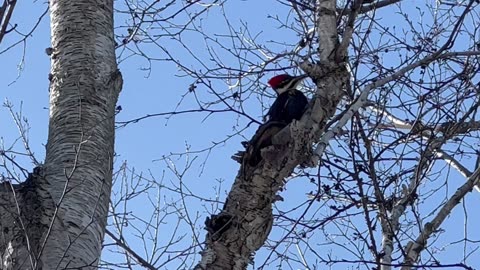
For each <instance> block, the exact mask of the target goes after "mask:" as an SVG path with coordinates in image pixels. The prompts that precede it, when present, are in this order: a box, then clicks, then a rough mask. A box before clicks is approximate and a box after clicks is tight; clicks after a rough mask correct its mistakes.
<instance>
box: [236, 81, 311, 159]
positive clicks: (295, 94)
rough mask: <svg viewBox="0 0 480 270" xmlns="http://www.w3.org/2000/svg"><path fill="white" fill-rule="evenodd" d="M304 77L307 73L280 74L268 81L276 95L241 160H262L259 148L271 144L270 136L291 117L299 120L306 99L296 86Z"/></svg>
mask: <svg viewBox="0 0 480 270" xmlns="http://www.w3.org/2000/svg"><path fill="white" fill-rule="evenodd" d="M306 77H307V75H301V76H297V77H293V76H290V75H288V74H282V75H278V76H275V77H273V78H271V79H270V80H269V81H268V84H269V85H270V86H271V87H272V88H273V89H274V90H275V91H276V92H277V94H278V96H277V99H276V100H275V102H273V104H272V107H270V110H268V113H267V115H266V116H267V117H268V121H267V122H266V123H265V124H263V125H261V126H260V127H259V128H258V130H257V132H256V133H255V135H254V136H253V138H252V139H251V140H250V144H249V145H248V147H247V151H246V153H245V156H244V159H243V160H244V161H248V164H249V165H250V166H256V165H257V164H258V163H260V161H261V160H262V156H261V150H262V149H263V148H265V147H267V146H270V145H272V138H273V136H275V134H277V133H278V132H280V130H282V129H283V128H284V127H286V126H287V125H288V124H290V123H291V122H292V121H293V119H296V120H300V118H301V117H302V115H303V112H304V111H305V108H306V106H307V105H308V99H307V98H306V97H305V95H304V94H303V93H302V92H301V91H298V90H297V89H296V87H297V85H298V84H299V83H300V82H301V81H302V80H303V79H304V78H306Z"/></svg>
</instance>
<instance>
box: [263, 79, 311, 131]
mask: <svg viewBox="0 0 480 270" xmlns="http://www.w3.org/2000/svg"><path fill="white" fill-rule="evenodd" d="M306 77H307V75H300V76H291V75H289V74H281V75H277V76H275V77H273V78H271V79H270V80H269V81H268V84H269V85H270V87H272V88H273V90H275V92H276V93H277V98H276V99H275V101H274V102H273V104H272V106H271V107H270V109H269V110H268V113H267V115H266V117H265V118H266V119H267V118H268V121H276V122H284V123H286V124H290V123H291V122H292V121H293V119H295V120H300V118H301V117H302V115H303V113H304V112H305V108H306V107H307V105H308V99H307V97H306V96H305V95H304V94H303V93H302V92H301V91H299V90H298V89H297V86H298V85H299V84H300V83H301V82H302V80H303V79H305V78H306Z"/></svg>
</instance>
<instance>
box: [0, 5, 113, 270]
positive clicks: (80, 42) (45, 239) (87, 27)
mask: <svg viewBox="0 0 480 270" xmlns="http://www.w3.org/2000/svg"><path fill="white" fill-rule="evenodd" d="M50 12H51V34H52V49H53V53H52V55H51V57H52V65H51V76H50V77H51V84H50V124H49V133H48V142H47V152H46V160H45V164H44V165H43V166H42V167H40V168H36V170H34V173H33V174H31V175H30V177H29V178H28V179H27V181H26V182H25V183H23V184H21V185H19V186H13V185H10V184H8V183H7V184H3V185H2V186H1V188H0V200H1V202H0V205H2V207H0V217H1V221H0V222H1V224H0V225H1V226H2V230H3V237H2V238H1V239H0V248H2V251H3V254H2V261H1V262H2V269H96V265H97V264H98V259H99V257H100V252H101V245H102V240H103V236H104V233H105V226H106V221H107V210H108V203H109V197H110V189H111V181H112V179H111V178H112V165H113V153H114V115H115V104H116V101H117V98H118V94H119V92H120V89H121V85H122V79H121V75H120V72H119V71H118V69H117V65H116V60H115V50H114V38H113V1H112V0H102V1H92V0H81V1H68V0H51V1H50Z"/></svg>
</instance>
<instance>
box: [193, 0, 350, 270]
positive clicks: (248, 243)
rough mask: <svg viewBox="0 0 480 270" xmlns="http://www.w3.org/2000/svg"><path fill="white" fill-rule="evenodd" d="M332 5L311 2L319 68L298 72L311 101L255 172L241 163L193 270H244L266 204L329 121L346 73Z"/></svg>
mask: <svg viewBox="0 0 480 270" xmlns="http://www.w3.org/2000/svg"><path fill="white" fill-rule="evenodd" d="M335 7H336V6H335V1H334V0H330V1H326V0H324V1H317V10H318V18H319V21H318V22H317V26H318V33H317V34H318V36H319V38H320V42H319V43H320V44H321V48H320V50H319V52H318V55H319V58H320V64H312V63H309V62H304V63H302V64H301V66H300V67H301V68H302V69H303V70H304V71H305V72H306V73H307V74H308V75H309V76H310V77H311V78H312V79H313V80H314V82H315V83H316V85H317V91H316V96H315V98H314V99H313V100H312V101H311V102H310V106H309V109H308V110H307V112H306V113H305V114H304V115H303V117H302V119H301V120H300V121H298V122H294V123H292V124H290V125H289V126H288V127H287V128H285V129H284V130H283V131H281V132H280V133H279V134H277V135H276V136H275V137H274V145H273V146H270V147H267V148H265V149H263V150H262V157H263V160H262V161H261V162H260V163H259V164H258V166H256V167H250V166H249V165H248V164H245V163H244V164H242V166H241V168H240V170H239V173H238V175H237V177H236V179H235V182H234V184H233V187H232V189H231V191H230V193H229V195H228V197H227V200H226V203H225V206H224V209H223V211H222V212H221V213H220V214H218V215H214V216H212V217H211V218H209V219H208V220H207V222H206V225H207V230H209V232H208V234H207V236H206V246H205V249H204V251H203V252H202V259H201V261H200V262H199V263H198V264H197V266H196V268H195V269H209V270H211V269H212V270H217V269H218V270H220V269H238V270H240V269H246V267H247V264H248V263H249V262H250V261H251V258H252V256H253V254H254V253H255V251H257V250H258V249H259V248H260V247H261V246H262V245H263V244H264V242H265V240H266V239H267V237H268V234H269V233H270V230H271V228H272V223H273V214H272V204H273V203H274V202H275V200H277V198H278V196H277V195H276V194H277V192H278V191H279V190H280V189H281V188H282V187H283V186H284V184H285V183H284V179H285V178H287V177H288V176H290V175H291V174H292V172H293V170H294V169H295V167H296V166H297V165H299V164H302V163H307V162H309V161H310V160H311V158H312V157H311V153H312V151H311V149H310V147H311V145H312V144H313V143H314V142H317V141H318V140H319V138H320V135H321V134H322V132H323V128H324V126H325V123H326V121H327V120H328V119H329V118H330V117H331V116H333V114H334V112H335V110H336V107H337V105H338V103H339V101H340V99H341V96H342V90H343V88H344V87H345V85H346V81H347V79H348V73H347V72H346V69H345V68H344V65H343V63H341V62H337V61H336V60H335V59H334V57H335V53H333V52H334V50H335V48H336V47H337V46H338V40H337V30H336V29H337V28H336V15H335Z"/></svg>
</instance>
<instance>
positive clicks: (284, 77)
mask: <svg viewBox="0 0 480 270" xmlns="http://www.w3.org/2000/svg"><path fill="white" fill-rule="evenodd" d="M291 79H292V76H290V75H288V74H281V75H277V76H275V77H273V78H271V79H270V80H268V84H269V85H270V87H272V88H273V89H278V88H280V87H282V86H283V85H285V83H286V82H288V81H290V80H291Z"/></svg>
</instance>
